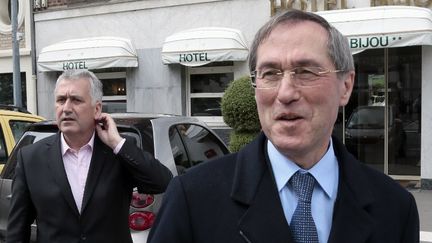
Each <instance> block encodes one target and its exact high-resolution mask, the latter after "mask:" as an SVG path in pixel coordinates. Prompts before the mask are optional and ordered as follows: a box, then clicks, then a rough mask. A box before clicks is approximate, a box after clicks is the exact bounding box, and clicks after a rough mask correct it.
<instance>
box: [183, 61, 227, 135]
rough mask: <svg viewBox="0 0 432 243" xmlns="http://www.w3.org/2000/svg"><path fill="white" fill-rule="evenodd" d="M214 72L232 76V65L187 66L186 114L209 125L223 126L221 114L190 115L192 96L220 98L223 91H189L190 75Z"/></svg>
mask: <svg viewBox="0 0 432 243" xmlns="http://www.w3.org/2000/svg"><path fill="white" fill-rule="evenodd" d="M214 73H232V74H233V78H234V79H235V77H234V74H235V72H234V65H230V66H213V67H187V68H186V114H187V116H191V117H195V118H198V119H199V120H201V121H203V122H205V123H207V124H208V125H209V126H210V127H225V126H227V125H226V123H225V122H224V121H223V117H222V116H192V114H191V113H192V107H191V104H192V99H193V98H222V96H223V95H224V92H217V93H191V78H190V76H191V75H194V74H214Z"/></svg>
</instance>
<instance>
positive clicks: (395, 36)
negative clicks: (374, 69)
mask: <svg viewBox="0 0 432 243" xmlns="http://www.w3.org/2000/svg"><path fill="white" fill-rule="evenodd" d="M317 14H319V15H321V16H322V17H324V18H325V19H326V20H327V21H329V22H330V23H331V24H332V25H333V26H335V27H336V28H337V29H338V30H339V31H340V32H341V33H342V34H344V35H345V36H346V37H347V38H348V41H349V44H350V47H351V50H352V51H353V53H357V52H360V51H362V50H365V49H372V48H390V47H403V46H416V45H420V46H421V45H432V11H431V10H430V9H428V8H420V7H413V6H382V7H371V8H354V9H343V10H331V11H323V12H317Z"/></svg>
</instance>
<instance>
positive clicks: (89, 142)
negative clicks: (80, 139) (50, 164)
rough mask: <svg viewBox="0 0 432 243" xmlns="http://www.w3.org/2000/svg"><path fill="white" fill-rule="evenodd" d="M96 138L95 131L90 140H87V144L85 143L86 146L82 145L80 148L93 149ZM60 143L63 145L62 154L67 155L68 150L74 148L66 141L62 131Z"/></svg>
mask: <svg viewBox="0 0 432 243" xmlns="http://www.w3.org/2000/svg"><path fill="white" fill-rule="evenodd" d="M94 138H95V132H93V135H92V136H91V138H90V140H89V141H88V142H87V144H85V145H84V146H82V147H81V148H80V149H82V148H84V147H87V146H88V147H89V148H90V150H93V145H94ZM60 145H61V151H62V156H63V155H65V153H66V152H67V151H68V150H73V149H72V148H71V147H70V146H69V145H68V144H67V142H66V140H65V138H64V135H63V133H60Z"/></svg>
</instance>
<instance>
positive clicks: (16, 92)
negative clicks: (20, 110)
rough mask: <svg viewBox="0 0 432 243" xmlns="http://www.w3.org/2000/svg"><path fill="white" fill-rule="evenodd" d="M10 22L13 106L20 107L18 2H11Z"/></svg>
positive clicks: (12, 0)
mask: <svg viewBox="0 0 432 243" xmlns="http://www.w3.org/2000/svg"><path fill="white" fill-rule="evenodd" d="M11 15H12V16H11V21H12V52H13V55H12V60H13V97H14V105H15V106H18V107H22V98H21V71H20V53H19V41H20V40H19V38H20V35H18V0H11Z"/></svg>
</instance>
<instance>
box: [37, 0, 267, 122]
mask: <svg viewBox="0 0 432 243" xmlns="http://www.w3.org/2000/svg"><path fill="white" fill-rule="evenodd" d="M269 18H270V2H269V1H264V0H235V1H232V0H182V1H175V0H147V1H136V2H124V3H118V4H108V5H104V6H94V7H86V8H74V9H69V10H57V11H51V12H42V13H36V14H35V25H36V52H37V53H39V52H40V51H41V49H42V48H43V47H46V46H48V45H51V44H54V43H57V42H59V41H63V40H67V39H75V38H86V37H94V36H118V37H124V38H128V39H130V40H131V41H132V44H133V45H134V47H135V48H136V50H137V53H138V56H139V57H138V61H139V66H138V68H131V69H128V71H127V80H128V81H127V90H128V92H127V100H128V103H127V110H128V111H138V112H148V113H160V112H162V113H170V114H182V113H184V102H185V101H184V96H182V82H183V81H182V77H181V66H179V65H177V64H175V65H164V64H162V60H161V54H160V52H161V48H162V46H163V42H164V41H165V38H166V37H168V36H169V35H172V34H174V33H176V32H179V31H182V30H185V29H191V28H197V27H228V28H235V29H239V30H241V31H242V32H243V34H244V35H245V38H246V41H247V42H248V44H249V45H250V43H251V42H252V39H253V37H254V36H255V33H256V31H257V30H258V29H259V27H261V26H262V25H263V24H264V23H265V22H266V21H267V20H268V19H269ZM234 70H235V73H234V77H235V78H237V77H240V76H243V75H247V74H248V73H249V71H248V68H247V62H238V63H235V68H234ZM39 82H42V84H39ZM53 82H55V79H54V78H53V77H52V76H51V75H46V74H42V73H38V92H39V108H40V109H41V110H43V112H42V115H44V116H46V117H52V116H53V114H51V113H48V109H46V108H45V107H46V106H47V104H51V103H49V102H52V100H50V99H48V97H47V96H45V95H43V94H42V92H43V93H45V92H47V90H46V87H50V86H52V84H46V83H53ZM183 92H184V91H183ZM182 97H183V98H182ZM45 112H47V113H45Z"/></svg>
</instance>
